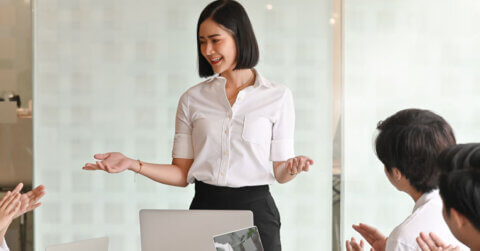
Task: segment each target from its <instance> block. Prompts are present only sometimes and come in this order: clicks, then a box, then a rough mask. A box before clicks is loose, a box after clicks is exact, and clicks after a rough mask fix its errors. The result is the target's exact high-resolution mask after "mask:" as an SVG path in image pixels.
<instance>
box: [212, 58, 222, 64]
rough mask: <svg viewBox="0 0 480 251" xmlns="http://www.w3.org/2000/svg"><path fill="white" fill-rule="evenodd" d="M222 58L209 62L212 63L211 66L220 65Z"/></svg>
mask: <svg viewBox="0 0 480 251" xmlns="http://www.w3.org/2000/svg"><path fill="white" fill-rule="evenodd" d="M222 59H223V57H219V58H213V59H210V62H211V63H212V65H216V64H218V63H220V62H221V61H222Z"/></svg>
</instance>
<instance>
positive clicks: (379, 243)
mask: <svg viewBox="0 0 480 251" xmlns="http://www.w3.org/2000/svg"><path fill="white" fill-rule="evenodd" d="M352 227H353V229H355V231H357V232H358V233H359V234H361V235H362V237H363V238H365V240H366V241H367V242H368V244H370V246H372V249H370V250H373V251H385V246H386V243H387V238H386V237H385V236H384V235H383V234H382V233H380V231H378V230H377V229H376V228H374V227H372V226H369V225H367V224H363V223H360V224H359V225H353V226H352ZM346 247H347V251H359V250H363V241H360V243H357V242H356V241H355V239H354V238H352V239H351V240H350V241H347V242H346Z"/></svg>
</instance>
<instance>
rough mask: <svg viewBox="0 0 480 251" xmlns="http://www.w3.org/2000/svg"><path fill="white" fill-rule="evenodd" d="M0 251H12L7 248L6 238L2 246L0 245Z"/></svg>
mask: <svg viewBox="0 0 480 251" xmlns="http://www.w3.org/2000/svg"><path fill="white" fill-rule="evenodd" d="M0 251H10V249H8V246H7V242H6V241H5V238H3V241H2V245H0Z"/></svg>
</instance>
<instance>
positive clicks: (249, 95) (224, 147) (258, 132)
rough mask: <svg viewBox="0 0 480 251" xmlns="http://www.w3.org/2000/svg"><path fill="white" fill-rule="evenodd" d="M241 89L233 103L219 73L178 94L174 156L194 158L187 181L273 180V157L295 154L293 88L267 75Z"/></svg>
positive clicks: (258, 182)
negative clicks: (227, 95) (270, 79)
mask: <svg viewBox="0 0 480 251" xmlns="http://www.w3.org/2000/svg"><path fill="white" fill-rule="evenodd" d="M254 72H255V74H256V78H255V83H254V84H253V85H252V86H249V87H247V88H245V89H243V90H241V91H240V92H239V93H238V96H237V99H236V101H235V103H234V105H233V106H232V107H231V106H230V103H229V101H228V99H227V98H226V93H225V84H226V79H225V78H223V77H221V76H219V75H218V74H216V75H214V76H212V77H210V78H208V79H207V80H206V81H204V82H202V83H200V84H197V85H195V86H193V87H191V88H190V89H189V90H187V91H186V92H185V93H184V94H183V95H182V96H181V98H180V101H179V104H178V108H177V115H176V122H175V139H174V145H173V151H172V157H173V158H184V159H194V162H193V164H192V166H191V168H190V170H189V173H188V176H187V182H189V183H193V182H194V181H195V180H199V181H202V182H205V183H208V184H211V185H216V186H228V187H242V186H256V185H265V184H272V183H274V182H275V177H274V175H273V164H272V161H286V160H288V159H289V158H292V157H294V156H295V155H294V150H293V138H294V135H293V134H294V130H295V109H294V104H293V97H292V93H291V91H290V90H289V89H288V88H287V87H285V86H283V85H279V84H275V83H272V82H270V81H268V80H267V79H265V78H263V77H262V76H261V75H260V74H259V73H258V72H257V71H256V70H255V71H254Z"/></svg>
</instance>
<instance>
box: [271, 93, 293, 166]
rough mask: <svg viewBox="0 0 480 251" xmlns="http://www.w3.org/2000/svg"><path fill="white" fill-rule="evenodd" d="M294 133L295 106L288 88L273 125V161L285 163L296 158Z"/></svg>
mask: <svg viewBox="0 0 480 251" xmlns="http://www.w3.org/2000/svg"><path fill="white" fill-rule="evenodd" d="M294 132H295V106H294V103H293V96H292V92H291V91H290V90H289V89H288V88H286V89H285V93H284V95H283V97H282V103H281V106H280V109H279V111H278V116H277V119H276V121H275V123H274V124H273V130H272V143H271V146H270V160H271V161H285V160H288V159H289V158H292V157H294V156H295V153H294V149H293V139H294Z"/></svg>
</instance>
